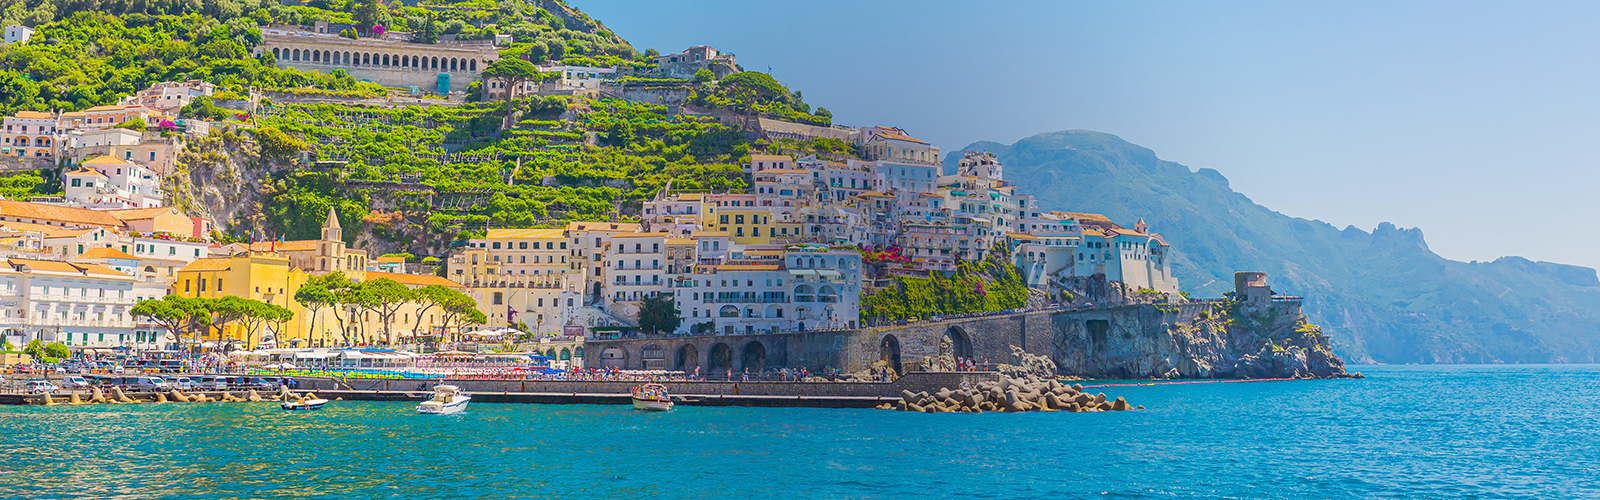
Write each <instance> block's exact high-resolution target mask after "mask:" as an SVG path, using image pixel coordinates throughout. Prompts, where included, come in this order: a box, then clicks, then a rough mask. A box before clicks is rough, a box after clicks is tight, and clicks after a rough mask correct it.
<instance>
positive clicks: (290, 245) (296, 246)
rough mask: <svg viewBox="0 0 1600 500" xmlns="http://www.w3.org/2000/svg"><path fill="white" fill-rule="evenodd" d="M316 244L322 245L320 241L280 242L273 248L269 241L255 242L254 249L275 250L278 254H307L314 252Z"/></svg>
mask: <svg viewBox="0 0 1600 500" xmlns="http://www.w3.org/2000/svg"><path fill="white" fill-rule="evenodd" d="M318 243H322V241H321V240H294V241H280V242H278V245H277V246H276V247H274V246H273V245H272V242H270V241H257V242H256V249H257V250H271V249H273V248H277V249H278V251H279V252H309V251H312V250H316V249H317V244H318Z"/></svg>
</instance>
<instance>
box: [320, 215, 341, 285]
mask: <svg viewBox="0 0 1600 500" xmlns="http://www.w3.org/2000/svg"><path fill="white" fill-rule="evenodd" d="M344 250H345V248H344V229H343V228H340V227H339V214H338V212H336V211H335V210H334V209H333V208H329V209H328V221H327V222H324V223H322V239H321V240H318V241H317V272H333V271H342V270H345V269H344Z"/></svg>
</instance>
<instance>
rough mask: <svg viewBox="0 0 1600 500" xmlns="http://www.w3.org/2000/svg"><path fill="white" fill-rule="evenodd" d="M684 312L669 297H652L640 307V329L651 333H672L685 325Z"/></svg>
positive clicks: (645, 300)
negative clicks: (681, 325) (682, 324)
mask: <svg viewBox="0 0 1600 500" xmlns="http://www.w3.org/2000/svg"><path fill="white" fill-rule="evenodd" d="M682 316H683V312H682V311H679V310H678V306H676V305H673V302H672V300H671V299H669V298H667V297H661V296H657V297H650V298H647V299H644V303H643V304H640V306H639V329H640V330H643V331H647V332H650V333H657V332H671V331H674V330H677V329H678V325H679V324H681V323H683V317H682Z"/></svg>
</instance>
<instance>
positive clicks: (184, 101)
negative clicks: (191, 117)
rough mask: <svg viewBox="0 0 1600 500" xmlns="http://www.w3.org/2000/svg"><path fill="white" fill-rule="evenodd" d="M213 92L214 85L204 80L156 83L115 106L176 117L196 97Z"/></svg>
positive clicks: (125, 98)
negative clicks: (149, 109)
mask: <svg viewBox="0 0 1600 500" xmlns="http://www.w3.org/2000/svg"><path fill="white" fill-rule="evenodd" d="M215 92H216V85H213V84H211V82H207V81H205V80H189V81H184V82H158V83H155V84H153V85H151V86H150V88H147V89H144V90H141V91H138V92H136V93H134V94H133V95H131V96H127V97H123V98H122V99H121V100H119V101H117V104H123V105H139V106H144V107H147V108H151V109H156V110H160V111H165V112H167V113H169V114H173V115H176V114H177V113H178V110H179V109H182V108H183V107H184V106H188V105H189V103H191V102H194V99H195V98H196V97H204V96H210V95H212V94H213V93H215ZM150 125H155V124H154V123H151V124H150Z"/></svg>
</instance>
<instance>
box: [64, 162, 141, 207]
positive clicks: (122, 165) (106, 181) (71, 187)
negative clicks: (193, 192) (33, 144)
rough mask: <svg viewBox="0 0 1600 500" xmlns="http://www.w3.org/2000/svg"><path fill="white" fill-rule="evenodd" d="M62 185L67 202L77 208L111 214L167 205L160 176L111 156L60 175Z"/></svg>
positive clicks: (136, 164)
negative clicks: (107, 211) (103, 210)
mask: <svg viewBox="0 0 1600 500" xmlns="http://www.w3.org/2000/svg"><path fill="white" fill-rule="evenodd" d="M61 185H62V189H63V190H64V191H65V200H66V202H67V203H68V204H70V205H75V206H80V207H87V208H95V209H107V210H114V209H127V208H156V207H160V206H164V205H165V204H166V196H165V194H164V193H162V191H161V177H160V176H159V175H156V173H155V172H154V171H153V170H151V169H149V168H146V167H144V166H143V165H139V164H138V163H134V162H131V161H127V160H122V159H118V158H114V157H111V156H101V157H99V158H95V159H93V160H89V161H86V162H83V164H82V166H80V167H79V168H78V169H76V170H69V171H65V172H62V174H61Z"/></svg>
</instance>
